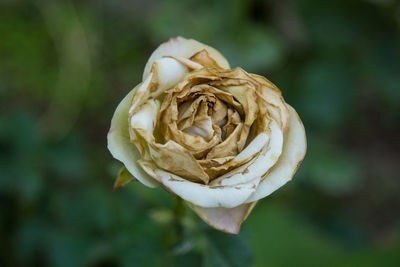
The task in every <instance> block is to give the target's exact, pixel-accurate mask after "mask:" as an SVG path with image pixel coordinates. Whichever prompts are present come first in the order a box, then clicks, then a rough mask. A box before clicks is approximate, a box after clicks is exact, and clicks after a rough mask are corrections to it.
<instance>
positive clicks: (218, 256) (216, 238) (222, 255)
mask: <svg viewBox="0 0 400 267" xmlns="http://www.w3.org/2000/svg"><path fill="white" fill-rule="evenodd" d="M206 243H207V244H206V247H207V251H206V253H205V255H204V261H203V266H204V267H208V266H220V267H234V266H238V267H239V266H252V265H253V256H252V254H251V250H250V248H249V246H248V244H247V243H246V242H245V241H244V240H243V238H241V236H233V235H228V234H225V233H222V232H218V231H216V230H212V231H209V232H208V233H207V234H206Z"/></svg>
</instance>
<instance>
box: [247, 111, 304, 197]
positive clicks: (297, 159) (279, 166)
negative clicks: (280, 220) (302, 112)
mask: <svg viewBox="0 0 400 267" xmlns="http://www.w3.org/2000/svg"><path fill="white" fill-rule="evenodd" d="M288 107H289V110H290V116H289V126H288V132H287V134H286V136H285V139H284V142H283V151H282V155H281V156H280V158H279V160H278V162H277V163H276V164H275V166H274V167H273V168H272V169H271V171H270V173H269V174H268V175H267V177H266V178H265V179H264V180H263V181H262V182H261V183H260V185H259V186H258V188H257V191H256V192H255V193H254V194H253V195H252V196H251V197H250V198H249V199H248V200H247V201H246V202H247V203H248V202H253V201H256V200H258V199H261V198H264V197H266V196H268V195H269V194H271V193H272V192H274V191H275V190H277V189H278V188H279V187H281V186H282V185H284V184H285V183H286V182H288V181H290V180H291V179H292V177H293V175H294V174H295V172H296V171H297V168H298V167H299V166H300V164H301V162H302V161H303V158H304V156H305V154H306V150H307V143H306V134H305V131H304V126H303V124H302V123H301V120H300V118H299V116H298V115H297V113H296V111H295V110H294V109H293V108H292V107H291V106H289V105H288Z"/></svg>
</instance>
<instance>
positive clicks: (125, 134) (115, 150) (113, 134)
mask: <svg viewBox="0 0 400 267" xmlns="http://www.w3.org/2000/svg"><path fill="white" fill-rule="evenodd" d="M136 89H137V87H136V88H135V89H133V90H132V91H131V92H130V93H129V94H128V95H127V96H125V98H124V99H123V100H122V101H121V102H120V103H119V105H118V107H117V109H116V110H115V113H114V116H113V118H112V120H111V127H110V131H109V132H108V135H107V143H108V145H107V146H108V150H110V152H111V154H112V155H113V157H114V158H116V159H117V160H119V161H121V162H122V163H123V164H124V165H125V167H126V169H127V170H128V171H129V172H130V173H131V174H132V175H133V176H134V177H135V178H136V179H138V180H139V181H140V182H142V183H143V184H144V185H147V186H148V187H157V186H159V183H158V182H157V181H156V180H154V179H153V178H152V177H151V176H149V175H148V174H147V173H146V172H144V171H143V169H142V168H141V167H140V166H139V165H138V164H137V160H138V159H140V158H141V157H140V153H139V151H138V150H137V149H136V147H135V145H133V144H132V143H131V142H130V140H129V139H130V138H129V131H128V110H129V106H130V103H131V99H132V97H133V95H134V93H135V90H136Z"/></svg>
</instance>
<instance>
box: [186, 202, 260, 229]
mask: <svg viewBox="0 0 400 267" xmlns="http://www.w3.org/2000/svg"><path fill="white" fill-rule="evenodd" d="M256 203H257V202H252V203H247V204H242V205H240V206H237V207H235V208H230V209H229V208H202V207H199V206H196V205H193V204H191V203H189V206H190V207H191V208H192V209H193V210H194V211H195V212H196V213H197V214H198V215H199V216H200V218H202V219H203V221H205V222H206V223H207V224H209V225H210V226H212V227H214V228H216V229H218V230H220V231H223V232H226V233H229V234H238V233H239V231H240V225H241V224H242V222H244V220H246V218H247V216H248V215H249V214H250V212H251V210H252V209H253V208H254V206H255V205H256Z"/></svg>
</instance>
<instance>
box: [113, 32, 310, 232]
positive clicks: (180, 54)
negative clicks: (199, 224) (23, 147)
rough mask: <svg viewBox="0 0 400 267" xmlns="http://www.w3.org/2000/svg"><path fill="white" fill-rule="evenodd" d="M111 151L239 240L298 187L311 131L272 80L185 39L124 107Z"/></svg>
mask: <svg viewBox="0 0 400 267" xmlns="http://www.w3.org/2000/svg"><path fill="white" fill-rule="evenodd" d="M108 149H109V150H110V151H111V153H112V155H113V156H114V158H116V159H118V160H120V161H121V162H122V163H123V164H124V165H125V168H126V169H124V170H123V171H122V172H121V173H120V176H119V178H118V180H117V185H124V184H126V183H127V182H128V181H129V178H128V180H126V177H127V176H126V174H128V172H129V173H130V174H131V175H132V176H134V177H135V178H136V179H137V180H139V181H140V182H142V183H143V184H144V185H147V186H149V187H156V186H160V185H161V186H162V187H163V188H165V189H166V190H167V191H169V192H171V193H173V194H175V195H177V196H179V197H180V198H182V199H184V200H185V201H186V202H187V203H188V205H189V206H190V207H191V208H192V209H193V210H194V211H195V212H196V213H197V214H198V215H199V216H200V217H201V218H202V219H203V220H204V221H205V222H207V223H208V224H210V225H211V226H213V227H215V228H216V229H219V230H222V231H225V232H228V233H238V232H239V229H240V225H241V223H242V222H243V221H244V220H245V219H246V217H247V216H248V214H249V213H250V211H251V210H252V208H253V207H254V205H255V204H256V202H257V201H258V200H259V199H261V198H264V197H266V196H268V195H269V194H271V193H272V192H274V191H275V190H277V189H278V188H279V187H281V186H282V185H284V184H285V183H286V182H287V181H289V180H291V178H292V177H293V175H294V173H295V172H296V170H297V168H298V167H299V165H300V164H301V162H302V160H303V158H304V155H305V151H306V138H305V132H304V127H303V125H302V123H301V121H300V118H299V117H298V115H297V113H296V111H295V110H294V109H293V108H292V107H290V106H289V105H288V104H286V103H285V101H284V100H283V98H282V96H281V92H280V91H279V89H278V88H277V87H276V86H275V85H273V84H272V83H271V82H270V81H268V80H267V79H265V78H264V77H261V76H258V75H255V74H249V73H247V72H245V71H244V70H242V69H241V68H235V69H230V67H229V64H228V62H227V61H226V59H225V58H224V57H223V56H222V55H221V54H220V53H219V52H218V51H217V50H215V49H214V48H212V47H209V46H206V45H204V44H201V43H199V42H197V41H195V40H188V39H184V38H181V37H177V38H174V39H170V40H169V41H168V42H167V43H164V44H162V45H160V46H159V47H158V48H157V49H156V50H155V51H154V52H153V54H152V55H151V57H150V59H149V60H148V62H147V64H146V67H145V69H144V73H143V82H142V83H140V84H139V85H137V86H136V87H135V88H134V89H133V90H132V91H131V92H130V93H129V94H128V95H127V96H126V97H125V98H124V99H123V100H122V101H121V103H120V104H119V105H118V107H117V109H116V111H115V114H114V117H113V119H112V122H111V127H110V131H109V133H108Z"/></svg>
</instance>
